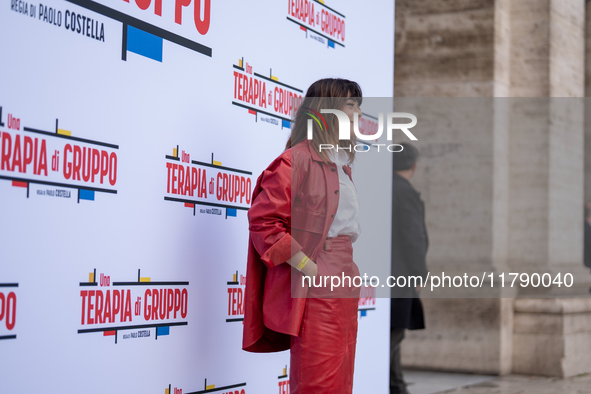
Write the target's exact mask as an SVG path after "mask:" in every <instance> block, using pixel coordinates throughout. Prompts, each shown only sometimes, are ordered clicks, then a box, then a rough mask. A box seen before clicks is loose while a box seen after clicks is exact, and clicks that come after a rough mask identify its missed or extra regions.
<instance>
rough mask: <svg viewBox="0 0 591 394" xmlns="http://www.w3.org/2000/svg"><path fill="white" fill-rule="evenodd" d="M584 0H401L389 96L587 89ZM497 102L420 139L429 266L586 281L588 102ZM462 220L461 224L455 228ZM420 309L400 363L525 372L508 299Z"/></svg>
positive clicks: (431, 303)
mask: <svg viewBox="0 0 591 394" xmlns="http://www.w3.org/2000/svg"><path fill="white" fill-rule="evenodd" d="M584 7H585V5H584V3H583V2H581V1H577V0H511V1H508V0H497V1H494V0H489V1H486V0H480V1H468V0H467V1H463V0H457V1H446V2H429V1H426V0H425V1H416V0H415V1H411V0H403V1H397V2H396V21H395V29H396V40H395V46H396V50H395V56H396V57H395V71H394V73H395V78H394V83H395V87H394V93H395V96H397V97H416V96H422V97H427V96H431V97H434V96H438V97H442V96H443V97H454V96H455V97H457V96H469V97H491V96H504V97H549V96H550V97H552V96H558V97H581V96H582V95H583V86H584V81H583V75H584V63H583V54H584V45H583V44H584V34H583V33H584ZM493 108H494V110H493V111H492V112H493V114H494V115H493V118H492V119H490V122H487V121H486V120H484V121H483V124H482V125H480V127H479V128H478V133H474V135H471V136H469V138H468V139H466V138H465V136H459V137H458V138H453V136H450V135H449V134H447V135H443V134H441V133H442V130H441V128H439V129H438V130H437V132H439V133H440V134H438V133H429V132H425V131H424V130H423V132H422V134H421V136H422V138H421V137H419V142H418V144H417V146H418V147H419V149H420V150H421V151H422V152H423V155H422V158H421V160H420V162H419V166H418V169H417V173H416V175H415V178H413V180H412V182H413V183H414V184H415V186H416V187H417V189H419V191H421V192H422V195H423V198H424V199H425V203H426V214H427V226H428V229H429V231H430V239H431V249H430V251H429V254H428V263H429V264H430V268H431V269H432V270H435V271H437V270H439V271H440V270H441V268H442V267H444V268H446V269H449V268H450V267H452V266H453V267H455V269H457V270H465V271H471V270H473V269H474V266H475V265H476V266H478V268H479V269H481V270H485V271H487V272H498V271H499V270H503V269H505V268H506V267H510V271H513V272H530V273H532V272H538V273H540V274H542V273H544V272H548V273H557V272H559V271H562V272H566V271H568V272H571V273H573V275H575V276H576V277H577V278H582V277H583V275H584V274H586V272H585V271H584V269H583V268H582V264H581V261H582V217H581V212H582V203H583V169H584V168H583V167H584V166H583V163H584V159H583V153H584V152H583V146H584V144H583V116H582V115H583V107H582V102H581V101H579V102H578V103H573V102H572V101H571V102H567V101H564V100H562V101H560V100H558V101H553V102H550V101H548V99H543V100H541V101H538V102H536V101H532V100H530V101H524V100H521V101H518V100H515V101H509V100H497V101H496V102H495V105H493ZM532 111H533V112H532ZM532 113H535V114H536V115H535V116H532ZM422 121H424V119H423V120H422ZM427 129H428V128H427ZM450 141H453V142H454V143H451V142H450ZM474 153H476V154H477V155H478V157H479V159H480V160H478V159H475V160H474V161H472V162H467V161H465V162H464V163H463V165H464V166H468V168H462V166H461V163H459V162H458V163H457V164H459V165H458V166H453V165H451V166H449V167H448V168H445V167H444V168H442V167H441V165H440V164H441V163H440V162H441V157H442V155H448V158H449V157H453V156H454V155H456V156H457V157H467V156H466V155H468V157H470V156H469V155H470V154H474ZM453 160H454V159H452V161H451V162H453ZM456 161H457V160H456ZM451 162H448V163H451ZM478 174H480V175H478ZM446 185H447V189H446ZM458 190H459V191H461V192H462V196H461V198H457V192H458ZM462 215H464V216H463V217H462ZM466 215H467V217H466ZM454 219H455V220H456V221H454ZM457 219H463V221H462V223H467V224H465V227H464V228H461V229H458V228H456V227H455V226H454V225H453V224H454V223H456V222H457ZM450 224H451V225H450ZM540 302H541V303H542V304H543V303H544V302H554V301H553V300H546V301H540ZM564 302H565V303H568V302H569V301H564ZM573 302H576V301H573ZM424 306H425V313H426V323H427V327H428V328H427V330H424V331H417V332H409V333H408V335H407V339H406V340H405V341H404V342H403V349H402V355H403V364H404V365H406V366H408V367H416V368H429V369H439V370H451V371H467V372H477V373H493V374H505V373H509V372H511V371H512V370H513V367H512V362H514V361H516V360H517V361H519V363H520V364H519V365H520V366H519V368H522V369H521V370H523V371H525V370H526V369H523V363H522V361H523V360H525V359H528V360H531V359H532V358H531V357H530V358H528V356H527V354H525V353H523V352H524V351H525V350H524V349H523V347H519V349H518V350H516V349H515V346H516V344H519V342H518V341H517V342H516V341H514V340H513V300H511V299H503V298H489V299H425V300H424ZM519 332H520V335H522V334H524V333H523V332H521V331H519ZM520 338H521V337H520ZM532 340H533V339H532ZM533 341H534V342H535V340H533ZM536 343H537V345H536V346H535V347H534V349H537V348H538V347H539V346H542V347H543V343H538V342H536ZM516 351H519V352H520V354H521V353H523V354H522V355H523V356H524V358H523V359H520V358H515V354H516V353H515V352H516ZM531 370H533V371H535V370H536V369H535V368H533V369H531ZM531 370H530V371H531ZM570 370H572V369H563V371H570ZM528 373H535V372H528ZM539 373H545V372H544V371H543V370H540V371H539ZM565 373H566V372H565Z"/></svg>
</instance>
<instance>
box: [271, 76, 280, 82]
mask: <svg viewBox="0 0 591 394" xmlns="http://www.w3.org/2000/svg"><path fill="white" fill-rule="evenodd" d="M271 79H272V80H273V81H279V78H277V77H276V76H274V75H271Z"/></svg>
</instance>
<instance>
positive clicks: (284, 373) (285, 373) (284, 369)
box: [283, 368, 287, 376]
mask: <svg viewBox="0 0 591 394" xmlns="http://www.w3.org/2000/svg"><path fill="white" fill-rule="evenodd" d="M283 375H284V376H285V375H287V368H283Z"/></svg>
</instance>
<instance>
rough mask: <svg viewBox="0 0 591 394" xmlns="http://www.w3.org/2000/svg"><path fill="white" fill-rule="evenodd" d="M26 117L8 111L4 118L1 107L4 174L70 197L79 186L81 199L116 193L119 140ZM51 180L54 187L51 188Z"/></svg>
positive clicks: (0, 172)
mask: <svg viewBox="0 0 591 394" xmlns="http://www.w3.org/2000/svg"><path fill="white" fill-rule="evenodd" d="M22 123H23V122H22V121H21V118H20V117H18V116H17V115H15V114H13V113H9V114H8V116H7V118H6V123H4V122H3V121H2V107H0V128H3V127H5V128H6V129H8V130H7V131H0V141H1V147H0V179H4V180H9V181H12V186H14V187H22V188H26V190H27V197H29V189H30V185H31V184H32V185H36V186H35V187H36V194H37V195H49V196H56V195H57V196H58V197H64V198H70V197H71V191H70V190H64V189H63V188H67V189H76V190H77V191H78V193H77V194H78V196H77V197H78V202H80V200H81V199H82V200H94V199H95V193H96V192H99V193H101V192H102V193H111V194H116V193H117V190H115V186H116V184H117V161H118V157H117V150H118V149H119V147H118V146H117V145H114V144H110V143H105V142H100V141H93V140H89V139H85V138H80V137H77V136H74V135H72V132H71V131H69V130H65V129H62V128H60V127H59V123H58V120H57V119H56V121H55V130H53V131H45V130H40V129H35V128H32V127H26V126H24V125H23V124H22ZM48 186H49V188H48Z"/></svg>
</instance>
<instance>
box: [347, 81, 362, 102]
mask: <svg viewBox="0 0 591 394" xmlns="http://www.w3.org/2000/svg"><path fill="white" fill-rule="evenodd" d="M349 97H350V98H352V99H354V100H355V101H357V104H359V105H361V103H362V102H363V92H362V91H361V86H359V84H358V83H357V82H353V81H347V98H349Z"/></svg>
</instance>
